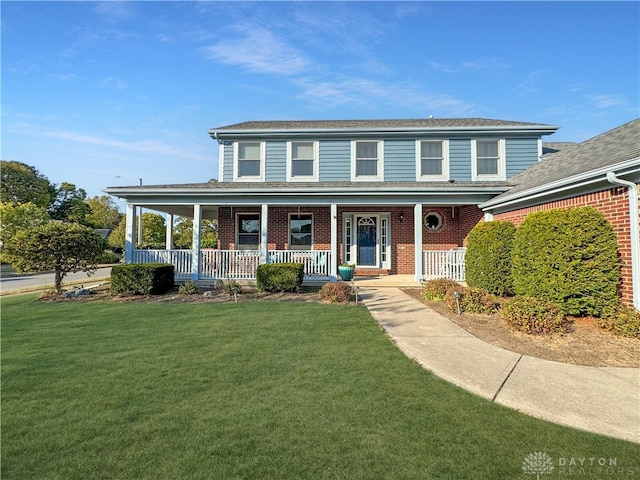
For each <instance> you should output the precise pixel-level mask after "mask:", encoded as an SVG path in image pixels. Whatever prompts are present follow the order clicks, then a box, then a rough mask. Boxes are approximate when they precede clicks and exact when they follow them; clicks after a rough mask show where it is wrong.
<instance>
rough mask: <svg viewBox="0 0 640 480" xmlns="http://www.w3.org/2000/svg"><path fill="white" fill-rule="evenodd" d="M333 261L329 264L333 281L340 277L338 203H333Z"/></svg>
mask: <svg viewBox="0 0 640 480" xmlns="http://www.w3.org/2000/svg"><path fill="white" fill-rule="evenodd" d="M330 215H331V257H330V258H331V259H332V261H331V263H330V264H329V277H330V278H331V281H335V280H337V279H338V263H337V259H338V205H336V204H335V203H332V204H331V214H330Z"/></svg>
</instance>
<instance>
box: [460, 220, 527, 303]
mask: <svg viewBox="0 0 640 480" xmlns="http://www.w3.org/2000/svg"><path fill="white" fill-rule="evenodd" d="M515 232H516V227H515V226H514V225H513V224H512V223H510V222H504V221H494V222H486V223H478V224H477V225H476V226H475V227H473V229H472V230H471V232H469V236H468V237H467V253H466V254H465V260H464V262H465V277H466V282H467V284H468V285H469V286H470V287H478V288H484V289H486V290H488V291H489V292H491V293H493V294H494V295H498V296H500V297H504V296H509V295H512V294H513V279H512V276H511V250H512V248H513V237H514V235H515Z"/></svg>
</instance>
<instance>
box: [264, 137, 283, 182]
mask: <svg viewBox="0 0 640 480" xmlns="http://www.w3.org/2000/svg"><path fill="white" fill-rule="evenodd" d="M265 155H266V164H265V172H264V177H265V181H266V182H284V181H286V179H287V142H276V141H268V142H267V152H266V154H265Z"/></svg>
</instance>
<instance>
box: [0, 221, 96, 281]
mask: <svg viewBox="0 0 640 480" xmlns="http://www.w3.org/2000/svg"><path fill="white" fill-rule="evenodd" d="M104 248H105V243H104V240H103V239H102V237H100V235H98V234H97V233H96V232H95V231H94V230H93V229H91V228H89V227H85V226H83V225H78V224H76V223H62V222H49V223H47V224H46V225H42V226H39V227H35V228H31V229H28V230H22V231H20V232H18V233H16V234H15V235H14V237H13V238H11V239H10V240H9V241H8V242H7V244H6V246H5V249H4V254H6V255H7V257H8V260H9V261H10V262H11V265H12V266H13V267H14V268H15V269H16V270H17V271H18V272H39V271H43V270H50V269H51V270H54V272H55V289H56V292H58V293H60V292H62V280H63V278H64V277H65V276H66V274H67V273H69V272H80V271H82V272H88V273H93V272H94V271H95V270H96V268H97V266H98V262H99V260H100V256H101V255H102V252H103V251H104Z"/></svg>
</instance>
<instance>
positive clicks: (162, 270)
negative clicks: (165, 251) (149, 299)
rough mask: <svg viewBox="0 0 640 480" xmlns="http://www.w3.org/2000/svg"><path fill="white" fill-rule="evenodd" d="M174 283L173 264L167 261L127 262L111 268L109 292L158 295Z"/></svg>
mask: <svg viewBox="0 0 640 480" xmlns="http://www.w3.org/2000/svg"><path fill="white" fill-rule="evenodd" d="M173 285H174V266H173V265H171V264H167V263H140V264H137V263H129V264H126V265H115V266H114V267H112V268H111V293H113V294H123V295H158V294H162V293H166V292H168V291H169V290H171V289H172V288H173Z"/></svg>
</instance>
